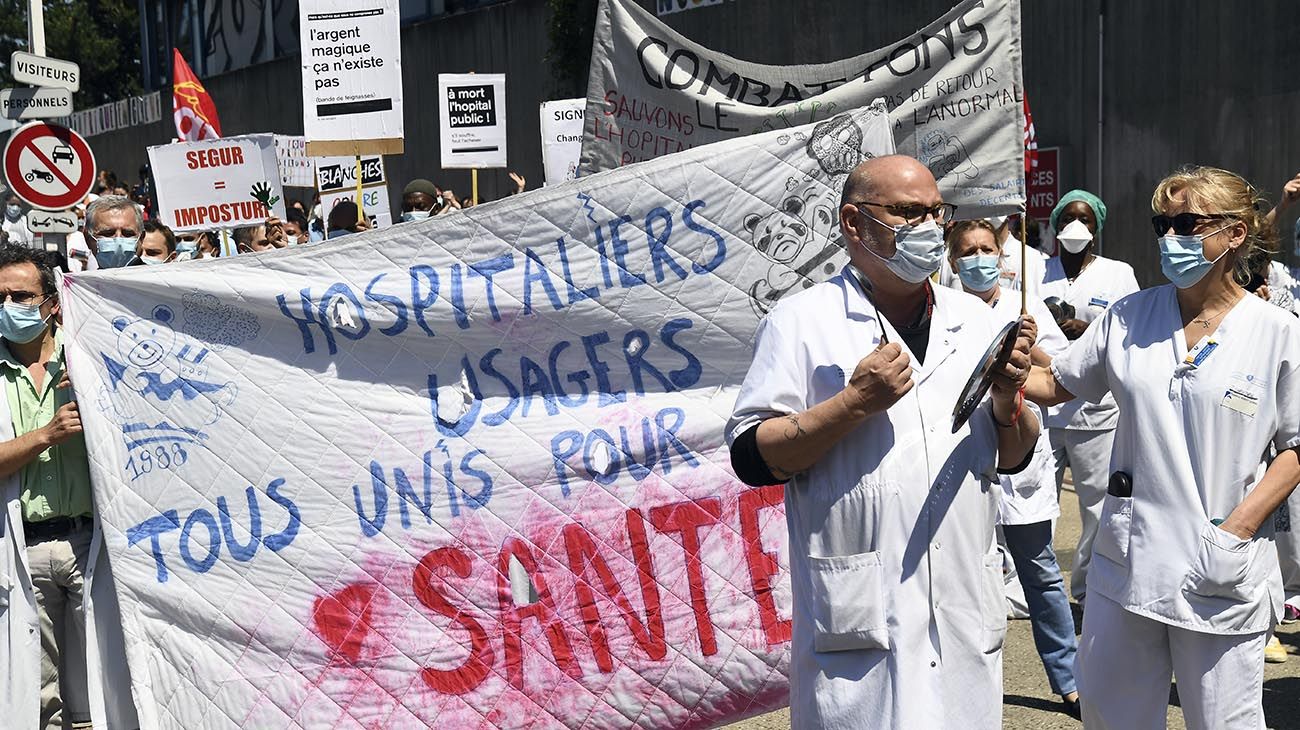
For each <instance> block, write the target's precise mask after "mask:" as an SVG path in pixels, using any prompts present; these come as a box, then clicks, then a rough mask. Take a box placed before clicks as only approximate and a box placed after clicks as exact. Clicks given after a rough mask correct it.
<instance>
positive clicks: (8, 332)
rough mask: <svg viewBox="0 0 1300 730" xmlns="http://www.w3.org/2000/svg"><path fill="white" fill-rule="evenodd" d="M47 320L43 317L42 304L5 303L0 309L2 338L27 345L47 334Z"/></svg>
mask: <svg viewBox="0 0 1300 730" xmlns="http://www.w3.org/2000/svg"><path fill="white" fill-rule="evenodd" d="M46 298H47V299H48V297H46ZM43 301H44V300H42V302H43ZM45 319H46V318H44V317H42V316H41V305H40V304H18V303H17V302H5V304H4V306H3V307H0V337H4V338H5V339H6V340H8V341H10V342H13V343H15V344H19V345H25V344H27V343H28V342H31V341H32V340H34V339H36V338H37V337H40V336H41V333H43V332H45Z"/></svg>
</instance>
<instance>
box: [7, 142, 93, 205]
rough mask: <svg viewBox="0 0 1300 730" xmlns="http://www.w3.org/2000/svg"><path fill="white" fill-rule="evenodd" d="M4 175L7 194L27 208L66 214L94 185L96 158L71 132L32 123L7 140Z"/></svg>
mask: <svg viewBox="0 0 1300 730" xmlns="http://www.w3.org/2000/svg"><path fill="white" fill-rule="evenodd" d="M4 175H5V179H6V180H8V181H9V188H10V190H12V191H13V192H14V194H15V195H17V196H18V197H19V198H21V199H22V200H23V201H24V202H26V203H27V204H28V205H30V206H32V207H34V208H40V209H41V210H56V211H57V210H67V209H68V208H71V207H72V206H74V205H76V204H77V203H79V202H81V200H82V198H85V197H86V194H87V193H89V192H90V189H91V187H92V186H93V185H94V184H95V155H94V154H93V153H92V152H91V151H90V145H88V144H86V140H85V139H83V138H82V137H81V135H79V134H77V133H76V132H74V131H72V130H71V129H68V128H67V127H61V126H59V125H57V124H48V123H45V122H32V123H31V124H26V125H23V126H22V127H19V128H18V129H17V130H15V131H14V132H13V134H11V135H10V136H9V142H8V143H7V144H6V145H5V151H4Z"/></svg>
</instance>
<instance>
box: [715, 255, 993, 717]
mask: <svg viewBox="0 0 1300 730" xmlns="http://www.w3.org/2000/svg"><path fill="white" fill-rule="evenodd" d="M846 276H847V275H846V274H845V273H844V272H841V274H840V275H839V276H836V277H835V278H833V279H831V280H830V281H828V282H826V283H823V284H818V285H816V286H813V287H811V288H809V289H807V290H804V291H803V292H800V293H798V294H795V295H793V296H789V297H786V298H784V299H782V300H781V302H780V303H779V304H778V305H777V307H776V308H775V309H774V310H773V311H772V312H771V313H770V314H769V315H768V316H767V318H766V319H765V320H764V321H763V322H762V324H761V325H760V326H759V330H758V334H757V339H756V342H755V346H754V360H753V363H752V364H751V366H750V369H749V372H748V375H747V376H746V378H745V382H744V384H743V385H742V387H741V390H740V394H739V396H738V399H737V401H736V406H735V412H734V414H733V416H732V419H731V422H730V423H729V424H728V437H729V439H734V438H735V436H737V435H739V434H740V433H743V432H744V431H746V430H748V429H750V428H753V427H755V426H756V425H757V424H758V423H759V422H761V421H762V420H764V419H766V418H771V417H774V416H779V415H786V414H793V413H798V412H801V411H804V410H806V409H808V408H809V407H811V406H814V405H816V404H817V403H820V402H822V401H824V400H826V399H828V398H830V397H832V396H834V395H835V394H836V393H838V392H840V390H841V389H843V388H844V386H845V385H846V384H847V382H848V378H849V377H850V376H851V375H852V373H853V370H854V368H855V367H856V366H857V364H858V362H859V361H860V360H861V359H862V358H863V357H865V356H866V355H867V354H869V353H870V352H871V351H872V350H873V349H874V348H875V347H876V345H877V343H878V342H879V340H880V333H881V329H882V327H883V329H884V331H885V332H887V333H888V337H889V341H890V342H898V343H902V338H901V337H899V335H898V333H897V331H895V330H894V328H893V327H892V326H891V325H890V324H889V323H888V322H887V321H884V320H881V319H878V318H877V316H876V313H875V311H874V309H873V308H872V306H871V304H870V303H869V302H868V301H867V300H866V298H865V297H864V296H863V294H862V292H861V291H860V290H859V289H858V288H857V286H856V283H855V282H854V281H853V280H852V279H851V278H846ZM934 297H935V307H934V313H933V319H932V321H931V324H930V339H929V344H928V347H927V351H926V357H925V363H924V364H919V363H916V360H915V358H914V357H913V368H914V375H913V380H914V382H915V387H914V388H913V389H912V390H911V391H910V392H909V393H908V394H907V395H905V396H904V397H903V398H902V399H901V400H899V401H898V402H897V403H895V404H894V406H893V407H892V408H890V409H889V410H888V411H887V412H885V413H881V414H877V415H875V416H873V417H871V418H870V419H868V420H867V421H866V422H864V423H863V424H862V425H861V426H859V427H858V428H857V429H856V430H855V431H854V432H852V433H851V434H849V435H848V436H846V437H845V438H844V439H843V440H841V441H840V442H839V443H838V444H836V445H835V447H834V448H832V449H831V450H830V452H828V453H827V454H826V456H824V457H823V458H822V459H821V461H820V462H818V463H817V464H816V465H815V466H813V467H812V468H811V469H809V470H808V471H807V472H805V473H803V474H799V475H797V476H795V478H794V479H792V480H791V481H790V483H789V484H788V485H787V486H786V490H785V504H786V521H787V523H788V527H789V534H790V563H791V565H790V575H791V581H792V586H793V594H794V600H793V602H794V605H793V610H792V614H793V621H794V636H793V640H792V645H791V661H790V684H791V689H790V704H791V723H792V725H793V726H794V727H800V728H804V727H819V728H844V729H845V730H847V729H849V728H852V729H853V730H858V729H859V728H864V727H872V728H907V729H908V730H913V729H915V728H942V727H958V726H960V727H964V728H990V729H991V728H1000V727H1001V717H1002V666H1001V647H1002V640H1003V638H1004V636H1005V634H1006V606H1005V599H1004V598H1003V596H1002V559H1001V556H1000V555H999V554H998V553H997V552H996V551H995V550H994V549H993V544H994V543H993V530H994V523H995V520H996V516H997V501H998V493H997V490H996V488H994V487H993V486H992V485H993V484H995V483H996V480H997V475H996V464H997V434H996V430H995V426H994V424H993V420H992V415H991V411H990V409H989V406H988V403H987V401H986V402H985V404H984V405H983V406H982V407H981V410H979V411H978V412H976V414H975V415H974V416H973V417H972V418H971V420H970V421H969V422H968V423H967V424H966V425H965V426H963V427H962V429H961V430H960V431H958V432H957V433H956V434H953V433H952V410H953V406H954V404H955V403H956V402H957V397H958V394H959V393H960V391H961V389H962V387H963V386H964V385H965V382H966V379H967V377H968V376H969V374H970V373H971V372H972V371H973V369H974V367H975V365H976V363H977V362H978V361H979V359H980V357H981V356H982V355H983V353H984V351H985V350H986V349H987V348H988V346H989V344H990V343H991V342H992V340H993V337H994V336H995V335H996V334H997V330H998V320H997V318H996V317H994V316H993V313H992V310H991V309H990V308H989V307H988V305H986V304H984V303H983V302H981V301H980V300H978V299H976V298H975V297H972V296H970V295H968V294H965V293H962V292H956V291H952V290H950V289H946V288H943V287H937V286H936V287H934ZM904 348H905V349H906V345H904ZM909 354H910V353H909Z"/></svg>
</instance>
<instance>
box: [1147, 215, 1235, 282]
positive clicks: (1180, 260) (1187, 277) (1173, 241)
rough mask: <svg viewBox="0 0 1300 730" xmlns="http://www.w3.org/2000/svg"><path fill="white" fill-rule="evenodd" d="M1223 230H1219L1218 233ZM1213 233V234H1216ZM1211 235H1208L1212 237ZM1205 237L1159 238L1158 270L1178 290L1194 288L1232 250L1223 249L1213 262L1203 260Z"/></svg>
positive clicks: (1172, 236)
mask: <svg viewBox="0 0 1300 730" xmlns="http://www.w3.org/2000/svg"><path fill="white" fill-rule="evenodd" d="M1222 230H1224V229H1223V228H1220V229H1219V231H1222ZM1219 231H1215V232H1214V233H1218V232H1219ZM1214 233H1211V234H1209V235H1211V236H1212V235H1214ZM1205 238H1206V237H1205V236H1198V235H1191V236H1177V235H1168V236H1161V237H1160V240H1159V244H1160V270H1161V271H1162V272H1164V275H1165V278H1167V279H1169V281H1171V282H1173V284H1174V286H1176V287H1178V288H1179V289H1186V288H1188V287H1190V286H1194V285H1195V284H1196V282H1198V281H1200V280H1201V279H1203V278H1205V275H1206V274H1207V273H1209V271H1210V269H1212V268H1214V265H1215V264H1216V263H1218V261H1219V259H1221V258H1223V257H1224V256H1226V255H1227V254H1228V252H1229V251H1231V250H1232V249H1230V248H1225V249H1223V253H1221V254H1219V255H1218V257H1216V258H1215V259H1214V260H1213V261H1210V260H1209V259H1206V258H1205Z"/></svg>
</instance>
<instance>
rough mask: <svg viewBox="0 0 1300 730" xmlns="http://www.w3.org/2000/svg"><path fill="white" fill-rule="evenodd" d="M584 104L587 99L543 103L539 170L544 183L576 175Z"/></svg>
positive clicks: (554, 182)
mask: <svg viewBox="0 0 1300 730" xmlns="http://www.w3.org/2000/svg"><path fill="white" fill-rule="evenodd" d="M586 106H587V100H586V99H560V100H558V101H544V102H542V108H541V127H542V170H543V171H544V172H545V173H546V184H547V185H555V184H556V183H562V182H564V181H566V180H572V179H573V178H575V177H577V176H578V158H579V157H581V156H582V114H583V109H584V108H585V107H586Z"/></svg>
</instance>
